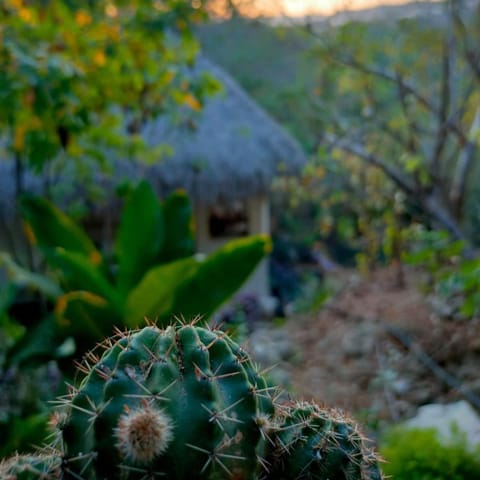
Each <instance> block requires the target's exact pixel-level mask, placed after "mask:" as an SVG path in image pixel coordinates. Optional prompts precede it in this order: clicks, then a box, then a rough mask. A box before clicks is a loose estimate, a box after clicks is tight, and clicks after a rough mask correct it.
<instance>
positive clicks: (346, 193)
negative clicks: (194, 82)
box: [199, 7, 480, 269]
mask: <svg viewBox="0 0 480 480" xmlns="http://www.w3.org/2000/svg"><path fill="white" fill-rule="evenodd" d="M405 8H407V7H405ZM445 12H446V10H445ZM407 16H408V15H407ZM475 18H476V17H475V16H474V15H473V14H471V15H464V16H463V21H464V23H463V26H464V27H465V32H463V31H461V29H460V28H453V27H452V26H451V24H450V23H449V22H450V19H449V17H448V15H447V14H446V13H445V15H444V16H443V17H442V16H431V15H428V7H426V11H425V12H424V15H421V16H418V17H417V16H415V17H412V18H404V19H400V20H398V19H394V20H392V19H385V20H377V21H371V22H354V21H350V22H347V23H344V24H342V25H339V26H329V25H328V23H327V22H325V23H324V24H320V23H319V24H318V25H314V24H313V23H312V24H310V25H306V28H305V26H302V25H300V24H299V23H298V22H297V23H294V22H291V23H290V24H289V23H288V22H287V21H285V22H284V23H282V24H275V25H274V24H269V23H267V22H262V21H260V20H253V21H252V20H248V19H245V18H239V17H234V18H232V19H230V20H229V21H227V22H223V23H222V22H217V23H215V24H213V25H205V26H202V27H201V28H200V29H199V37H200V39H201V42H202V45H203V47H204V48H205V50H206V51H207V53H208V54H209V55H210V56H212V57H213V58H214V59H215V60H216V61H217V62H219V63H220V64H221V65H223V66H224V67H225V68H226V69H227V70H228V71H229V72H230V73H232V74H233V75H234V77H235V78H237V79H238V80H239V82H240V83H241V84H242V86H243V87H244V88H245V89H246V90H247V91H248V92H249V93H250V94H251V95H252V96H253V97H254V98H255V99H256V100H257V101H258V102H259V103H260V104H261V105H262V106H263V107H265V108H266V109H267V110H268V111H269V112H270V113H271V114H272V115H273V116H274V117H275V118H276V119H277V120H279V121H280V123H282V124H283V125H285V126H286V127H287V128H288V129H289V130H290V131H291V132H292V133H293V134H294V135H295V136H296V138H297V139H299V140H300V141H301V143H302V144H303V146H304V147H305V149H306V150H307V151H308V152H310V153H311V155H312V159H311V161H310V163H309V165H308V166H307V168H306V169H305V171H304V172H303V175H302V176H301V178H300V179H294V178H290V179H288V178H283V179H281V180H279V181H278V182H277V184H276V185H275V187H276V196H275V197H274V204H273V207H274V208H273V214H274V216H275V228H276V231H277V232H278V233H280V234H282V235H289V236H290V237H291V240H292V241H293V242H297V243H298V242H301V243H304V244H306V245H308V244H309V245H312V243H314V242H321V243H322V244H323V245H324V246H326V248H327V250H328V252H329V253H330V254H331V255H333V257H334V258H335V259H336V260H337V261H339V262H341V263H344V264H353V263H357V264H358V265H359V266H360V267H361V268H362V269H368V268H371V267H372V265H374V264H375V263H376V262H378V261H385V260H395V261H397V262H398V261H400V259H401V253H402V250H403V249H404V248H405V245H404V241H405V240H404V233H403V229H404V228H407V227H408V226H409V225H411V224H414V223H421V224H424V225H427V226H429V227H433V228H438V227H440V228H445V225H442V224H441V221H444V220H445V219H447V220H446V222H447V224H451V225H453V228H452V229H455V228H456V227H458V231H460V233H461V234H464V236H465V237H466V238H468V239H469V240H471V241H473V242H477V241H478V240H479V238H480V237H479V235H480V233H479V232H480V230H478V223H479V217H478V211H479V206H480V200H479V199H480V197H479V195H478V188H477V184H478V176H479V174H480V172H479V171H478V168H477V167H475V164H476V163H478V162H473V163H472V165H473V166H472V167H471V170H470V171H469V174H468V175H467V177H466V178H467V182H466V186H465V191H464V192H462V200H461V206H457V205H455V204H454V202H453V201H452V200H451V194H452V190H451V187H452V185H451V182H452V179H453V178H454V176H455V175H454V173H455V169H456V167H457V165H458V161H459V159H460V157H461V155H462V149H463V147H464V146H465V141H466V139H470V141H472V142H474V143H475V142H477V143H478V141H477V139H476V138H475V137H472V136H471V135H470V133H469V129H470V127H471V126H472V122H474V117H475V114H476V110H477V107H478V98H479V95H478V92H479V90H478V80H477V79H476V78H475V74H474V72H473V71H472V69H471V66H470V65H469V60H468V58H467V55H466V54H465V53H464V52H465V51H467V47H468V44H467V43H470V44H471V45H476V43H475V41H476V40H475V39H477V36H478V29H475V28H474V27H475V25H474V22H475ZM239 39H242V40H241V41H239ZM419 46H421V48H419ZM252 52H254V53H253V54H252ZM447 63H448V66H446V64H447ZM448 69H450V70H448ZM447 71H448V74H446V73H445V72H447ZM372 72H373V73H372ZM447 77H448V79H447V80H445V78H447ZM400 79H401V81H402V82H404V83H401V82H400ZM447 82H449V83H448V84H447ZM405 85H407V87H409V88H410V87H411V90H409V89H408V88H407V87H405ZM445 92H447V93H445ZM424 99H426V101H425V102H424V103H422V102H423V100H424ZM442 102H444V103H442ZM426 104H428V105H426ZM440 112H443V113H440ZM442 115H443V116H442ZM449 122H450V123H449ZM452 125H455V127H454V128H453V127H452ZM345 146H348V148H344V147H345ZM349 148H350V151H349ZM352 148H353V151H352ZM358 151H360V152H361V154H362V155H363V158H362V155H358ZM355 152H357V153H355ZM372 158H373V160H372ZM377 159H379V160H380V162H376V160H377ZM391 168H393V171H394V172H395V173H398V174H399V178H401V180H402V181H403V180H405V184H406V185H408V187H411V189H410V190H409V189H405V188H402V187H400V186H399V184H398V183H397V182H396V181H395V180H394V179H393V177H392V176H391V175H390V174H389V173H388V172H389V171H390V169H391ZM457 207H458V208H457ZM312 227H313V228H312Z"/></svg>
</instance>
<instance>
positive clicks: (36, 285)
mask: <svg viewBox="0 0 480 480" xmlns="http://www.w3.org/2000/svg"><path fill="white" fill-rule="evenodd" d="M0 267H3V268H5V270H6V272H7V277H8V279H9V280H10V281H11V282H12V283H13V284H15V285H17V286H19V287H27V288H30V289H33V290H36V291H38V292H40V293H42V294H43V295H45V296H46V297H48V298H57V297H58V296H59V295H61V294H62V289H61V288H60V287H59V286H58V285H57V284H56V283H55V282H54V281H52V280H51V279H50V278H48V277H47V276H46V275H41V274H39V273H34V272H31V271H29V270H26V269H25V268H23V267H21V266H20V265H18V264H17V263H15V262H14V261H13V259H12V258H11V256H10V255H8V253H5V252H3V253H0Z"/></svg>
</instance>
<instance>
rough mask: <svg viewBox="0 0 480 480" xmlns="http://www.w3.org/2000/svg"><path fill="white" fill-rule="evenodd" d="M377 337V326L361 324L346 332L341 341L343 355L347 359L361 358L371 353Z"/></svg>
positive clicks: (367, 323) (368, 323)
mask: <svg viewBox="0 0 480 480" xmlns="http://www.w3.org/2000/svg"><path fill="white" fill-rule="evenodd" d="M377 335H378V325H376V324H375V323H372V322H365V323H361V324H360V325H358V326H356V327H354V328H352V329H351V330H350V331H348V332H347V333H346V334H345V336H344V337H343V339H342V350H343V353H344V354H345V355H346V356H348V357H354V358H358V357H362V356H364V355H368V354H369V353H371V352H373V351H374V349H375V342H376V339H377Z"/></svg>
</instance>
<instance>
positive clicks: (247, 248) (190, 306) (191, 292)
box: [168, 235, 271, 319]
mask: <svg viewBox="0 0 480 480" xmlns="http://www.w3.org/2000/svg"><path fill="white" fill-rule="evenodd" d="M270 250H271V244H270V240H269V239H268V238H267V237H266V236H264V235H258V236H254V237H249V238H245V239H243V238H242V239H239V240H232V241H230V242H228V243H227V244H226V245H224V246H223V247H221V248H220V249H219V250H217V251H216V252H214V253H213V254H212V255H210V256H208V257H206V258H205V259H204V261H203V262H202V263H201V264H200V266H199V268H198V270H197V272H196V273H195V275H193V276H192V277H190V278H189V279H186V281H185V282H183V283H182V284H181V285H180V286H179V287H178V288H177V289H176V290H175V295H174V297H175V298H174V304H173V306H172V309H171V311H170V312H168V314H169V315H183V316H185V317H187V318H189V317H194V316H197V315H201V316H203V317H205V318H206V319H207V318H208V317H209V316H210V315H211V314H212V313H213V312H214V311H215V310H216V309H217V308H218V307H220V306H221V305H222V304H223V303H224V302H226V301H227V300H228V299H229V298H230V297H231V296H232V295H233V294H234V293H235V292H236V291H237V290H238V289H239V288H240V287H241V286H242V285H243V284H244V283H245V281H246V280H247V278H248V277H249V276H250V274H251V273H252V272H253V270H254V269H255V267H256V266H257V265H258V263H259V262H260V260H262V258H263V257H264V256H265V255H266V254H267V253H268V252H269V251H270Z"/></svg>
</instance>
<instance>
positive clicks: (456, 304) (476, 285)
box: [403, 225, 480, 318]
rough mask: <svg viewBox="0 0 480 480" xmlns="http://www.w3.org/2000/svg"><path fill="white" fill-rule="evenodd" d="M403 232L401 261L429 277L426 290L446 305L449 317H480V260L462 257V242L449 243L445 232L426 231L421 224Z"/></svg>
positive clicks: (463, 243)
mask: <svg viewBox="0 0 480 480" xmlns="http://www.w3.org/2000/svg"><path fill="white" fill-rule="evenodd" d="M403 233H404V235H405V237H406V248H405V251H404V252H403V260H404V262H405V263H407V264H410V265H415V266H420V267H422V268H423V269H424V270H425V271H426V272H427V273H428V274H429V279H428V282H427V285H426V287H427V289H428V290H429V291H430V292H432V293H434V294H435V295H437V296H438V297H440V299H442V300H443V301H444V302H445V305H448V306H449V310H450V311H451V312H452V315H457V314H460V315H461V316H463V317H466V318H471V317H474V316H478V315H480V258H479V257H475V256H474V257H470V256H467V257H465V256H464V255H463V253H464V251H465V249H466V245H465V242H462V241H452V239H451V237H450V235H449V234H448V232H445V231H429V230H427V229H425V228H424V227H423V226H421V225H416V226H412V227H411V228H409V229H408V230H405V231H404V232H403Z"/></svg>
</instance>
